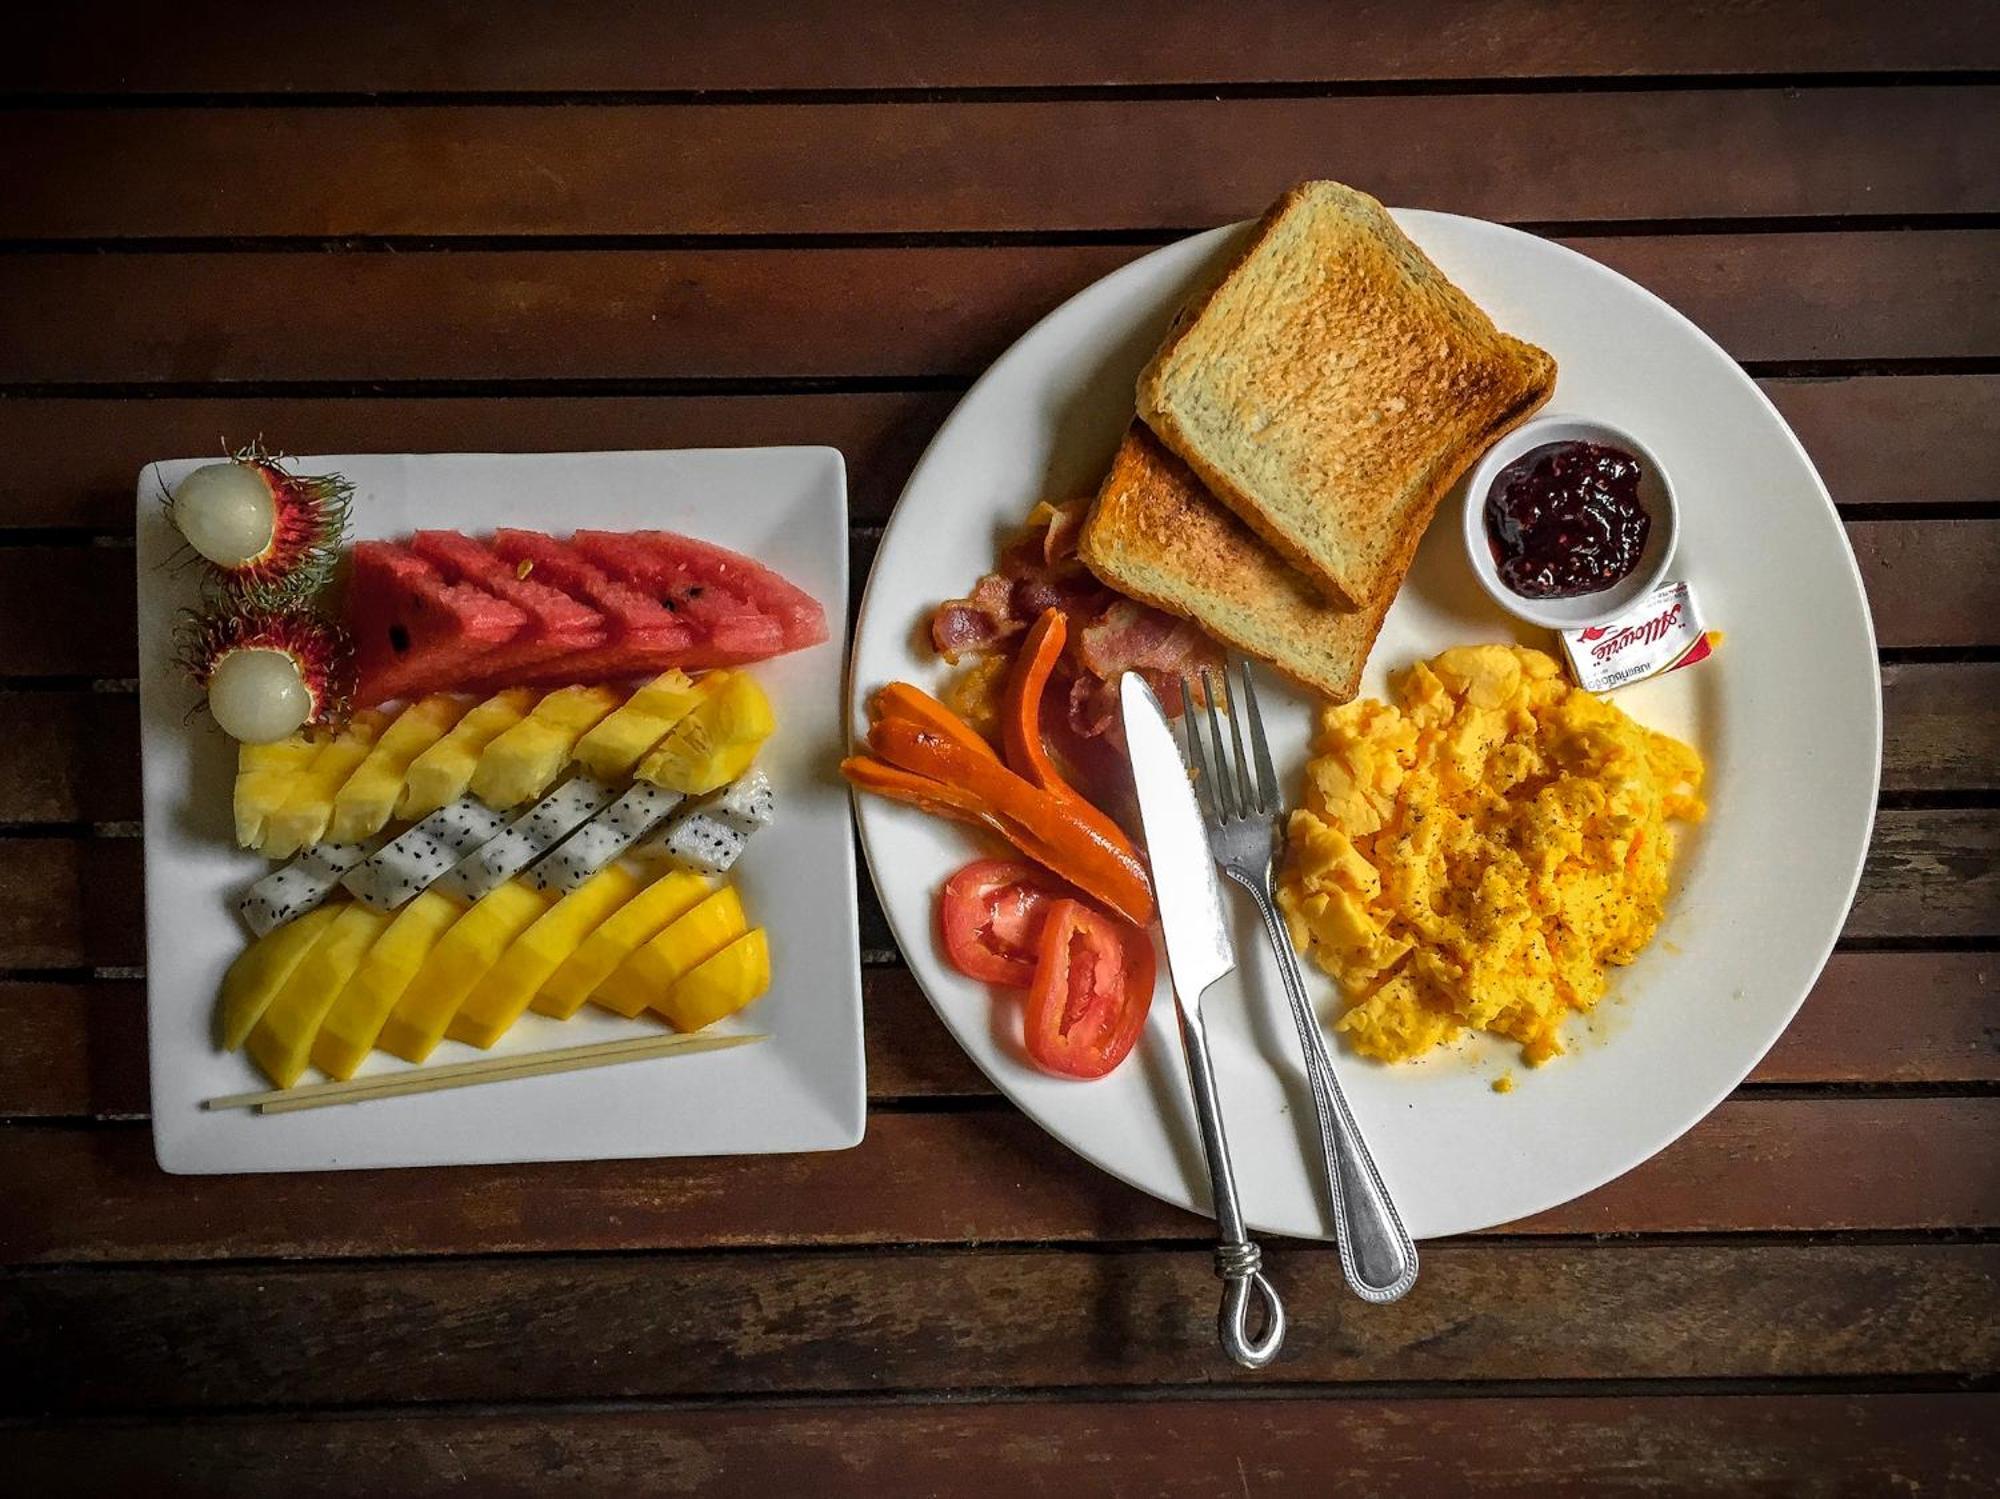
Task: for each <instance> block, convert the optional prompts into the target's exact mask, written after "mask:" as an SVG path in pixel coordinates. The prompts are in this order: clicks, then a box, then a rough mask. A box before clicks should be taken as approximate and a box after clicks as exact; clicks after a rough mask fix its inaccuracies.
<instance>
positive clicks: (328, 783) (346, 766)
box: [260, 708, 391, 859]
mask: <svg viewBox="0 0 2000 1499" xmlns="http://www.w3.org/2000/svg"><path fill="white" fill-rule="evenodd" d="M390 722H391V720H390V716H389V715H388V714H387V713H383V712H380V711H378V710H376V709H374V708H364V709H362V711H361V712H359V713H357V714H355V715H354V717H352V718H350V719H349V720H348V721H347V727H346V728H344V729H342V730H341V731H340V732H339V733H338V734H336V735H334V736H333V738H332V739H331V740H329V741H328V742H327V744H326V745H325V747H324V748H322V749H321V750H320V752H319V753H318V754H316V755H314V756H313V758H312V763H311V764H310V765H308V766H307V767H306V768H305V770H304V771H303V772H301V773H300V774H299V775H298V776H297V777H296V778H295V779H294V780H293V783H292V790H291V794H290V795H289V796H287V797H286V798H285V802H284V805H283V806H282V807H280V808H279V809H278V810H277V811H276V812H274V813H272V814H271V816H270V817H269V818H267V819H266V820H265V823H264V838H263V842H262V844H261V845H260V851H261V852H262V853H263V855H264V857H265V858H267V859H289V858H291V856H292V855H293V854H295V853H297V852H298V851H299V850H300V849H302V848H309V847H311V846H312V845H313V844H315V843H318V842H319V841H320V840H321V839H323V838H324V837H325V836H326V826H327V823H328V822H329V821H330V820H331V819H332V817H333V799H334V797H335V796H337V795H338V794H339V792H340V788H341V787H342V786H344V785H346V784H347V778H348V777H349V776H351V775H353V774H354V772H355V769H356V768H357V767H358V766H359V765H360V764H361V762H362V761H363V760H366V759H367V758H368V752H369V751H370V750H372V749H373V748H375V741H376V740H378V739H380V738H381V737H382V733H383V731H384V730H385V729H387V728H388V727H389V724H390Z"/></svg>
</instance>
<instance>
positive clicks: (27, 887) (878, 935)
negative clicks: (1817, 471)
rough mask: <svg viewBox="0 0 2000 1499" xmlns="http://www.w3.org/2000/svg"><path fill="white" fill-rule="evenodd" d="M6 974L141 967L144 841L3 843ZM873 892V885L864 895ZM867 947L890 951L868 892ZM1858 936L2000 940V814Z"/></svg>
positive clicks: (1893, 848) (1901, 860)
mask: <svg viewBox="0 0 2000 1499" xmlns="http://www.w3.org/2000/svg"><path fill="white" fill-rule="evenodd" d="M0 851H4V852H5V854H6V858H5V859H4V860H0V968H72V967H101V966H111V967H118V966H124V965H129V964H134V963H138V962H140V961H142V954H143V951H144V924H143V920H142V918H141V917H140V914H139V912H140V901H141V891H140V867H141V853H140V845H139V841H138V840H137V839H136V838H98V839H77V838H49V837H16V838H8V839H6V840H5V841H4V842H0ZM864 888H865V887H864ZM862 905H863V910H862V933H861V937H862V946H863V948H864V950H868V951H874V950H877V949H880V950H885V951H893V944H892V943H891V940H890V938H889V935H888V932H887V929H886V927H885V925H884V923H883V920H882V916H881V911H880V907H879V906H878V905H877V904H876V903H875V901H874V898H873V896H872V893H864V897H863V902H862ZM1845 934H1846V935H1847V936H1848V937H1854V938H1877V937H1895V938H1904V939H1907V938H1924V937H1929V938H1950V939H1958V938H1991V937H1996V936H2000V811H1995V810H1994V809H1991V808H1970V809H1957V808H1952V809H1941V810H1939V809H1925V810H1912V809H1905V808H1891V809H1889V810H1886V811H1884V812H1882V813H1880V814H1879V815H1878V816H1877V818H1876V821H1875V836H1874V842H1873V845H1872V847H1871V848H1870V850H1869V854H1868V863H1867V867H1866V869H1865V870H1864V871H1863V874H1862V878H1861V889H1860V892H1859V894H1858V895H1857V897H1856V899H1855V903H1854V910H1853V912H1852V914H1851V915H1850V916H1849V918H1848V922H1847V927H1846V933H1845Z"/></svg>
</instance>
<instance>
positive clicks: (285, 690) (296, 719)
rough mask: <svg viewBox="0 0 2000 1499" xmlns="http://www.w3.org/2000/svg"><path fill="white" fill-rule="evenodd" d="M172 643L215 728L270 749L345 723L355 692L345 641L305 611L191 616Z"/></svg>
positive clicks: (210, 611)
mask: <svg viewBox="0 0 2000 1499" xmlns="http://www.w3.org/2000/svg"><path fill="white" fill-rule="evenodd" d="M174 643H175V645H176V647H177V648H178V659H179V661H180V664H181V666H182V667H183V669H185V670H186V672H187V674H188V676H189V678H190V679H191V680H192V681H193V682H194V684H195V686H197V687H199V688H200V689H201V690H202V692H203V693H205V694H206V695H207V706H208V711H209V715H210V716H211V717H212V718H214V720H215V722H216V725H217V727H219V728H220V729H221V730H222V731H223V732H224V733H225V734H228V735H229V736H230V737H231V738H234V739H239V740H241V741H242V742H243V743H245V744H270V743H273V742H275V741H277V740H280V739H284V738H287V737H289V736H290V735H292V734H295V733H297V732H298V731H299V730H300V729H302V728H304V727H306V726H307V725H309V724H310V725H320V724H334V723H338V722H340V721H341V720H342V719H344V718H345V717H346V714H347V704H348V698H349V696H350V695H351V694H352V692H353V687H354V652H353V648H352V646H351V645H350V643H349V641H348V639H347V633H346V632H345V631H344V630H342V629H341V628H340V627H339V626H338V625H334V624H330V623H328V622H327V621H326V620H324V619H322V618H320V616H319V615H317V614H314V613H312V612H311V611H310V610H306V609H284V610H264V609H236V608H228V607H223V608H216V607H213V606H211V607H207V608H203V609H198V610H197V609H190V610H187V611H186V612H185V613H184V614H183V615H182V616H181V622H180V626H179V628H178V629H177V630H176V631H175V636H174Z"/></svg>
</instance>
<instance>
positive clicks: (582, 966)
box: [534, 869, 708, 1020]
mask: <svg viewBox="0 0 2000 1499" xmlns="http://www.w3.org/2000/svg"><path fill="white" fill-rule="evenodd" d="M707 894H708V881H707V880H705V879H703V878H702V877H701V876H700V875H698V874H691V873H689V872H688V871H687V870H685V869H670V870H668V871H667V872H666V873H665V874H663V875H661V876H660V877H659V878H658V879H657V880H654V881H653V883H652V884H650V885H648V886H647V887H646V888H645V889H644V890H641V891H640V892H639V893H638V894H637V895H635V896H633V897H632V898H631V899H630V900H629V901H627V902H626V903H625V904H624V905H623V906H622V907H620V908H619V909H618V911H617V912H616V913H615V914H614V915H612V916H611V917H610V919H609V920H607V921H606V922H605V923H604V925H603V926H601V927H599V928H598V929H597V930H596V931H594V932H592V933H591V934H590V935H589V936H588V937H586V938H585V939H584V942H583V945H582V946H581V947H579V948H578V949H577V950H576V951H575V953H573V954H572V955H571V956H570V958H569V959H568V961H567V962H565V963H564V964H563V965H562V967H560V968H558V969H557V970H556V971H555V972H554V973H553V974H552V975H550V977H549V979H548V981H547V982H546V983H544V984H543V985H542V992H541V993H539V994H537V995H536V996H535V1000H534V1008H535V1013H536V1014H537V1015H548V1016H550V1017H552V1018H554V1019H556V1020H567V1019H569V1017H570V1016H572V1015H574V1014H575V1013H576V1012H577V1011H578V1010H579V1009H580V1008H582V1006H583V1002H584V1001H585V1000H586V999H589V998H590V996H591V992H592V991H593V990H594V989H596V988H597V986H598V985H599V984H601V983H603V982H604V981H605V980H606V979H608V978H609V977H611V975H612V973H613V972H615V971H616V970H617V968H618V965H619V964H620V963H623V962H624V961H625V960H626V959H627V958H629V957H631V956H632V954H633V953H635V952H636V951H638V950H639V948H640V947H641V946H643V945H644V944H645V943H647V942H649V941H651V940H652V939H653V938H654V937H655V936H657V935H658V934H659V932H660V929H661V928H662V927H664V926H666V924H667V923H668V922H670V921H672V920H674V919H675V918H676V917H678V916H680V915H682V914H683V913H685V912H687V911H689V910H692V909H693V908H694V906H695V905H696V904H697V903H698V902H699V901H700V900H701V899H702V897H704V896H706V895H707Z"/></svg>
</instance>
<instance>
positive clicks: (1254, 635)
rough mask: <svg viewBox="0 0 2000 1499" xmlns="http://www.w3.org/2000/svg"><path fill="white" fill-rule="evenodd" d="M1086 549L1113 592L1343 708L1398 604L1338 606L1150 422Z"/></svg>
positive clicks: (1126, 453) (1104, 493) (1104, 500)
mask: <svg viewBox="0 0 2000 1499" xmlns="http://www.w3.org/2000/svg"><path fill="white" fill-rule="evenodd" d="M1078 551H1079V554H1080V555H1081V556H1082V558H1083V561H1084V564H1085V565H1086V566H1087V567H1089V568H1090V570H1091V571H1092V572H1093V573H1094V574H1096V575H1097V577H1098V578H1099V579H1100V580H1102V581H1103V582H1104V583H1106V584H1107V585H1109V586H1110V587H1112V588H1115V589H1117V590H1118V591H1119V592H1121V593H1124V594H1126V595H1128V596H1130V597H1132V598H1136V599H1138V600H1140V601H1141V602H1142V603H1147V604H1151V605H1152V606H1153V607H1154V608H1156V609H1163V610H1165V611H1166V612H1167V613H1169V614H1174V615H1178V616H1180V617H1181V618H1184V619H1189V620H1192V621H1193V622H1194V623H1195V624H1197V625H1199V626H1200V627H1201V628H1202V630H1204V631H1205V632H1206V633H1208V634H1209V635H1211V636H1213V637H1214V638H1215V639H1217V640H1220V641H1224V642H1226V643H1227V644H1229V645H1233V646H1235V647H1236V648H1237V649H1238V650H1241V651H1242V652H1244V654H1246V655H1248V656H1251V657H1254V658H1255V659H1256V660H1259V661H1262V662H1263V663H1264V664H1265V665H1267V666H1269V667H1271V668H1272V669H1273V670H1275V671H1277V672H1278V673H1280V674H1281V675H1282V676H1284V677H1286V678H1288V679H1289V680H1291V681H1292V682H1295V683H1297V684H1298V685H1299V686H1301V687H1304V688H1305V689H1307V690H1308V691H1310V692H1315V693H1319V694H1321V695H1322V696H1324V697H1327V698H1329V699H1331V700H1332V701H1334V702H1336V703H1344V702H1347V701H1348V700H1350V699H1351V698H1353V697H1354V695H1355V694H1356V693H1357V692H1358V691H1359V690H1360V687H1361V673H1362V668H1363V667H1365V666H1366V665H1367V662H1368V652H1369V650H1370V649H1371V648H1372V647H1373V646H1374V643H1375V636H1376V634H1377V632H1378V631H1379V630H1380V629H1381V627H1382V618H1383V616H1384V615H1385V614H1387V613H1388V609H1389V602H1390V600H1389V598H1383V599H1381V600H1378V601H1377V602H1376V603H1374V604H1372V605H1370V606H1369V607H1368V608H1366V609H1360V610H1349V609H1341V608H1338V607H1336V606H1334V605H1332V604H1329V603H1328V602H1326V600H1325V599H1324V598H1323V597H1322V596H1321V595H1320V593H1319V592H1318V590H1317V589H1316V588H1314V586H1313V585H1312V583H1311V581H1310V580H1309V579H1307V578H1306V577H1305V576H1304V575H1302V574H1301V573H1299V572H1298V571H1296V570H1295V569H1293V568H1292V567H1290V566H1289V565H1288V564H1287V563H1285V562H1284V561H1283V560H1282V559H1280V558H1279V557H1278V556H1277V555H1275V554H1274V553H1273V552H1272V551H1271V550H1270V549H1269V548H1267V547H1265V546H1264V545H1263V543H1262V542H1261V541H1260V540H1259V539H1258V538H1257V537H1256V536H1255V535H1254V534H1253V533H1252V532H1251V531H1250V530H1249V529H1248V528H1247V527H1246V526H1244V525H1243V523H1242V522H1241V521H1239V520H1238V519H1237V518H1236V517H1235V516H1234V515H1233V514H1231V513H1230V511H1229V510H1228V509H1226V508H1225V507H1224V506H1223V505H1222V504H1221V503H1220V502H1218V501H1217V500H1216V499H1215V498H1214V497H1213V496H1212V495H1210V494H1209V493H1208V492H1207V491H1206V490H1204V489H1203V488H1202V487H1201V484H1200V481H1199V480H1197V479H1196V478H1195V476H1194V475H1193V474H1192V473H1191V472H1190V471H1189V470H1188V468H1187V466H1186V465H1185V464H1183V463H1182V462H1181V461H1180V460H1179V459H1178V458H1176V457H1175V456H1174V455H1173V454H1172V453H1170V452H1169V451H1167V449H1166V447H1165V446H1164V445H1163V444H1162V443H1161V442H1160V441H1159V439H1158V438H1157V437H1155V436H1154V435H1153V433H1152V432H1150V431H1149V430H1147V428H1146V427H1145V426H1144V425H1143V424H1142V423H1139V422H1134V423H1133V424H1132V426H1131V428H1130V429H1129V430H1128V431H1127V432H1126V434H1125V440H1124V442H1123V443H1121V444H1120V445H1119V449H1118V454H1117V457H1116V458H1114V459H1113V460H1112V464H1111V472H1110V473H1109V474H1108V475H1107V476H1106V477H1105V480H1104V484H1103V486H1102V487H1101V488H1100V489H1099V491H1098V494H1097V499H1096V501H1095V502H1094V503H1093V504H1092V506H1091V510H1090V515H1089V517H1088V518H1087V519H1086V520H1085V522H1084V527H1083V532H1082V535H1081V536H1080V538H1079V540H1078ZM1392 596H1393V590H1392Z"/></svg>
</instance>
